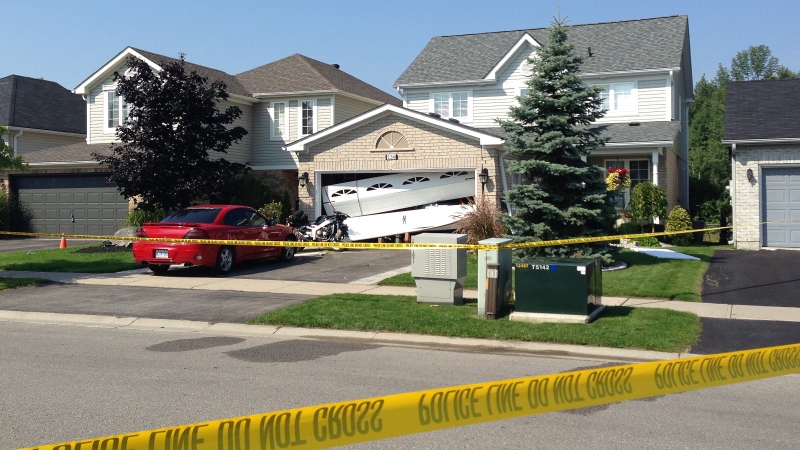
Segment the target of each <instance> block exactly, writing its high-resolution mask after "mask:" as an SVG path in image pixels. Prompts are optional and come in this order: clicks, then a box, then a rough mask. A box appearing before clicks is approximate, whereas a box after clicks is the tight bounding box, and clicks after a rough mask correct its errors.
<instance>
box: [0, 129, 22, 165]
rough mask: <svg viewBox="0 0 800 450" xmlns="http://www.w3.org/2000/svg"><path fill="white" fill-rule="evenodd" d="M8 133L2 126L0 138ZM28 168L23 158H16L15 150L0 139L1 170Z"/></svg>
mask: <svg viewBox="0 0 800 450" xmlns="http://www.w3.org/2000/svg"><path fill="white" fill-rule="evenodd" d="M7 133H8V129H7V128H6V127H4V126H3V125H0V136H3V135H5V134H7ZM27 167H28V166H27V164H25V162H24V161H22V156H14V149H13V148H11V146H10V145H8V144H7V143H5V142H4V141H3V140H2V139H0V170H8V169H19V170H22V169H26V168H27Z"/></svg>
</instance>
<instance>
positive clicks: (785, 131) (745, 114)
mask: <svg viewBox="0 0 800 450" xmlns="http://www.w3.org/2000/svg"><path fill="white" fill-rule="evenodd" d="M799 138H800V79H798V78H793V79H789V80H760V81H734V82H731V83H728V85H727V87H726V91H725V125H724V127H723V132H722V139H723V140H726V141H740V140H751V139H799Z"/></svg>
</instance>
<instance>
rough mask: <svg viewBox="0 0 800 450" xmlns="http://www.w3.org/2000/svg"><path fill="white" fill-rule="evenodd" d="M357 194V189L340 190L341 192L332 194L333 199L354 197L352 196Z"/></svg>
mask: <svg viewBox="0 0 800 450" xmlns="http://www.w3.org/2000/svg"><path fill="white" fill-rule="evenodd" d="M355 193H356V190H355V189H340V190H338V191H336V192H334V193H332V194H331V198H335V197H344V196H345V195H352V194H355Z"/></svg>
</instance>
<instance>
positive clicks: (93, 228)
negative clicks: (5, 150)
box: [11, 174, 128, 236]
mask: <svg viewBox="0 0 800 450" xmlns="http://www.w3.org/2000/svg"><path fill="white" fill-rule="evenodd" d="M107 176H108V175H107V174H80V175H47V176H42V175H18V176H14V177H13V178H12V179H11V181H12V185H13V187H14V190H15V191H16V192H17V194H18V195H19V200H20V203H22V204H23V205H25V206H26V207H27V208H28V209H29V210H30V211H31V213H33V223H32V225H33V228H34V231H35V232H37V233H48V234H60V233H67V234H84V235H87V234H88V235H102V236H110V235H113V234H114V232H115V231H117V230H118V229H120V228H121V227H123V226H124V223H125V219H126V217H127V215H128V201H127V200H125V198H124V197H122V196H121V195H119V192H118V191H117V188H116V187H114V186H108V185H106V183H105V181H106V177H107Z"/></svg>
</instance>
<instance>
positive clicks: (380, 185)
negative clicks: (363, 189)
mask: <svg viewBox="0 0 800 450" xmlns="http://www.w3.org/2000/svg"><path fill="white" fill-rule="evenodd" d="M390 187H392V185H391V184H390V183H377V184H373V185H372V186H370V187H368V188H367V191H377V190H378V189H387V188H390Z"/></svg>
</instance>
